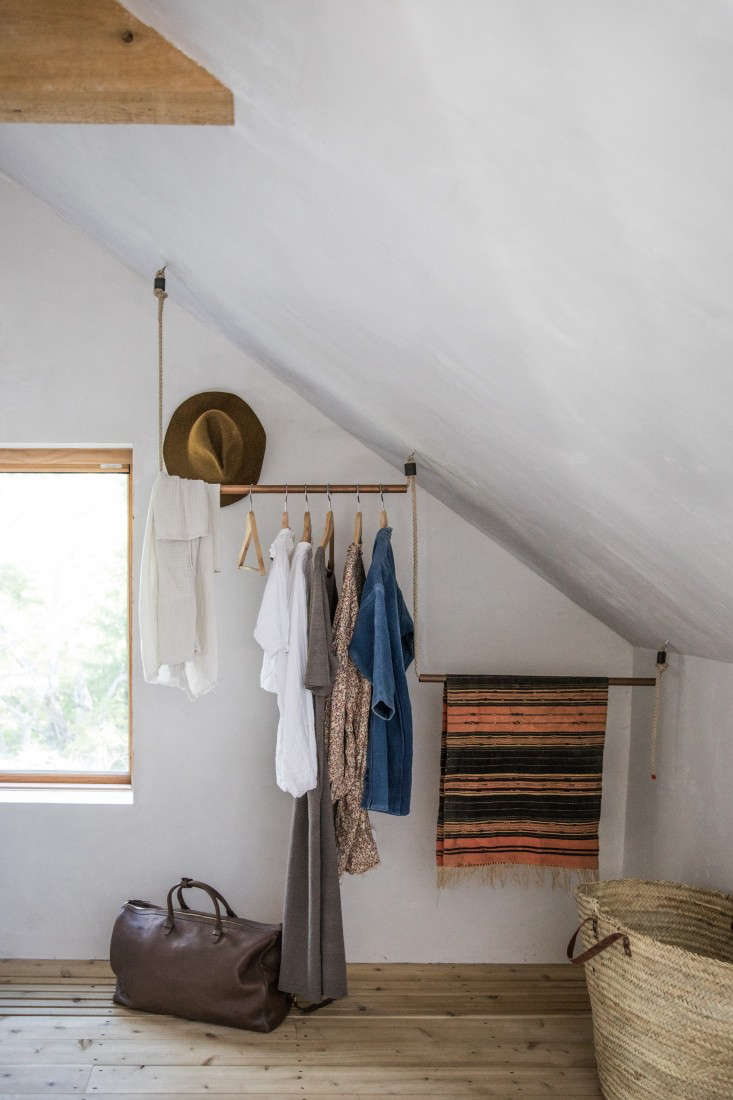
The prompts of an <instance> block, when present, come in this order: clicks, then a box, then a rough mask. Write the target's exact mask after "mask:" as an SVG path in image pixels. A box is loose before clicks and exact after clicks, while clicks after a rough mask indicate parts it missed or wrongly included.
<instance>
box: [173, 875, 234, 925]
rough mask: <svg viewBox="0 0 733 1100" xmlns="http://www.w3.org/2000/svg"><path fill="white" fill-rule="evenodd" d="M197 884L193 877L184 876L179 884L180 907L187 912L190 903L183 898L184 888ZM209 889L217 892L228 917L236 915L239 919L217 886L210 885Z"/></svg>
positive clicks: (214, 892) (190, 887)
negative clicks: (187, 903)
mask: <svg viewBox="0 0 733 1100" xmlns="http://www.w3.org/2000/svg"><path fill="white" fill-rule="evenodd" d="M196 885H197V883H195V882H194V880H193V879H192V878H182V879H181V881H180V882H179V884H178V895H177V897H178V908H179V909H183V910H184V911H185V912H188V911H189V908H190V907H189V906H188V905H186V902H185V901H184V899H183V891H184V890H191V889H193V887H194V886H196ZM207 889H208V890H209V891H210V892H211V893H212V894H216V896H217V897H218V899H219V901H220V902H221V903H222V905H223V906H224V909H225V910H226V915H227V916H228V917H234V919H235V920H237V919H238V918H237V914H236V913H235V912H234V910H233V909H232V907H231V905H230V904H229V902H228V901H227V899H226V898H225V897H224V895H223V894H221V893H220V892H219V891H218V890H217V889H216V887H215V886H209V887H207Z"/></svg>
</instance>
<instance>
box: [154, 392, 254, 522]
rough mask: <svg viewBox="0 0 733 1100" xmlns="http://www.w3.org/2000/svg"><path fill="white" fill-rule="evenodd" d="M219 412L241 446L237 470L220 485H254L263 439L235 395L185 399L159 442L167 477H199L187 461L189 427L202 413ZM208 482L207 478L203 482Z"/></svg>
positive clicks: (230, 499)
mask: <svg viewBox="0 0 733 1100" xmlns="http://www.w3.org/2000/svg"><path fill="white" fill-rule="evenodd" d="M211 409H220V410H221V411H222V412H225V413H226V414H227V415H228V416H230V417H231V418H232V420H233V421H234V422H235V424H236V425H237V427H238V428H239V431H240V433H241V436H242V441H243V443H244V447H243V451H242V460H241V462H240V463H239V467H238V469H237V470H236V471H234V472H233V473H232V474H231V475H229V476H227V478H226V479H225V480H224V481H223V482H222V484H224V485H256V484H257V481H258V480H259V476H260V472H261V470H262V461H263V459H264V457H265V445H266V443H267V437H266V435H265V429H264V428H263V427H262V423H261V422H260V419H259V417H258V416H257V414H256V413H255V412H254V410H253V409H251V408H250V406H249V405H248V404H247V402H246V401H243V400H242V398H241V397H237V395H236V394H235V393H224V392H220V391H217V390H210V391H207V392H206V393H197V394H194V396H193V397H189V398H187V399H186V400H185V401H184V402H182V404H180V405H179V406H178V408H177V409H176V411H175V412H174V413H173V415H172V416H171V418H170V421H169V423H168V428H167V430H166V433H165V439H164V441H163V460H164V462H165V468H166V470H167V471H168V473H169V474H177V475H178V477H193V478H201V473H200V472H199V471H197V470H196V469H195V468H194V467H193V465H192V462H191V458H190V455H189V451H188V439H189V436H190V434H191V429H192V428H193V425H194V424H195V422H196V421H197V420H198V418H199V417H200V416H201V414H202V413H205V412H208V411H209V410H211ZM205 480H208V479H205ZM243 495H244V494H242V493H240V494H239V495H237V496H225V497H222V500H221V504H222V507H225V506H226V505H227V504H234V503H235V502H236V501H238V500H241V499H242V496H243Z"/></svg>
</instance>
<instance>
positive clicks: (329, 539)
mask: <svg viewBox="0 0 733 1100" xmlns="http://www.w3.org/2000/svg"><path fill="white" fill-rule="evenodd" d="M326 492H327V493H328V511H327V512H326V526H325V528H324V531H323V538H322V539H321V548H322V549H323V550H325V549H326V546H328V565H327V568H328V570H329V571H330V572H331V573H333V550H334V542H335V534H334V526H333V512H332V510H331V489H330V487H328V486H327V488H326Z"/></svg>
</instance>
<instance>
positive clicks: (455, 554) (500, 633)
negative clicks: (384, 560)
mask: <svg viewBox="0 0 733 1100" xmlns="http://www.w3.org/2000/svg"><path fill="white" fill-rule="evenodd" d="M130 232H131V233H134V225H131V226H130ZM0 238H1V239H2V242H3V262H2V265H0V445H8V444H36V445H51V444H57V445H68V446H72V445H83V444H108V445H122V444H128V445H132V446H133V448H134V470H135V500H136V507H135V560H136V562H137V560H138V557H139V551H140V539H141V534H142V526H143V519H144V513H145V509H146V504H147V497H148V493H149V489H150V485H151V482H152V479H153V477H154V474H155V472H156V450H155V419H156V417H155V408H156V403H155V343H154V301H153V298H152V293H151V284H150V281H148V280H144V279H141V278H139V277H138V276H137V275H134V274H133V273H131V272H130V271H129V270H127V269H126V268H125V267H123V266H122V265H121V264H120V263H119V262H118V261H117V260H116V259H114V258H112V257H111V256H110V255H109V254H108V253H106V252H105V251H103V250H102V249H101V248H100V247H99V246H98V245H96V244H94V243H93V242H92V241H91V240H90V239H89V238H87V237H86V236H84V235H83V234H82V233H81V232H79V231H78V230H76V229H74V228H72V227H70V226H69V225H68V224H66V223H65V222H64V221H62V220H61V219H60V218H59V217H58V216H57V215H56V214H54V213H53V212H52V211H51V210H50V209H49V208H48V207H46V206H45V205H44V204H43V203H41V202H40V201H38V200H37V199H34V198H32V197H31V196H30V195H29V194H28V193H27V192H25V191H23V190H22V189H21V188H19V187H18V186H16V185H15V184H11V183H10V182H8V181H5V180H2V178H0ZM161 247H164V242H161ZM151 276H152V272H151ZM169 290H170V292H171V295H172V300H171V301H169V304H168V307H167V341H166V342H167V379H168V381H167V390H166V414H168V413H169V412H170V411H171V410H172V409H173V408H174V407H175V406H176V405H177V404H178V403H179V402H180V401H181V400H182V399H183V398H185V397H187V396H188V395H189V394H191V393H194V392H196V391H199V390H205V389H218V388H221V389H232V390H235V391H236V392H238V393H240V394H241V395H242V396H243V397H244V398H246V400H248V401H249V402H250V403H251V404H252V406H253V407H254V409H255V410H256V411H257V413H258V415H259V416H260V418H261V419H262V421H263V423H264V425H265V428H266V430H267V434H268V445H267V454H266V457H265V464H264V468H263V471H262V479H263V480H266V481H267V480H271V481H283V480H290V481H303V480H305V481H308V480H311V481H315V480H321V481H325V480H327V479H330V480H352V479H353V480H367V479H369V480H379V479H384V480H386V479H394V478H398V477H399V476H401V475H400V472H399V471H395V470H394V469H393V468H391V467H390V466H388V465H386V464H385V463H384V462H383V461H382V460H381V459H379V458H378V457H377V456H376V455H375V454H373V453H371V452H370V451H368V450H367V449H366V448H365V447H364V446H363V445H362V444H361V443H359V442H357V441H356V440H355V439H354V438H353V437H351V436H349V435H348V434H346V433H345V432H344V431H342V430H341V429H339V428H338V427H336V426H335V425H334V424H333V423H332V422H331V421H330V420H328V419H326V418H325V417H323V416H322V415H321V414H320V413H319V412H318V411H317V410H316V409H314V408H312V407H311V406H309V405H308V404H306V403H305V402H304V401H303V400H302V399H301V398H300V397H299V396H298V395H297V394H296V393H295V392H293V391H292V390H290V389H288V388H287V387H285V386H284V385H282V384H281V383H280V382H278V381H276V380H275V379H274V378H273V377H272V376H271V375H270V374H269V373H268V372H267V371H265V370H264V369H263V368H261V367H260V366H259V365H258V364H257V363H255V362H254V361H253V360H252V359H250V358H248V357H247V356H246V355H244V354H243V353H242V352H241V351H239V350H238V349H236V348H235V347H234V346H233V345H232V344H231V343H229V342H228V341H227V340H226V339H224V338H223V337H222V336H220V335H218V334H216V333H215V332H213V331H211V330H209V329H207V328H205V327H204V326H203V325H202V324H201V323H200V322H199V321H197V320H195V319H194V318H193V317H192V316H191V315H189V314H187V313H185V312H183V311H182V310H181V309H180V308H177V307H176V305H175V299H176V291H177V284H176V273H175V271H173V272H171V274H170V282H169ZM456 429H457V430H458V431H460V425H456ZM410 442H411V441H410V440H409V439H405V451H407V450H408V449H409V446H410ZM280 506H281V502H280V501H279V500H278V499H275V498H267V499H262V500H259V499H258V501H257V512H258V522H259V526H260V530H261V531H262V533H263V535H264V537H265V539H267V538H268V536H270V535H272V534H274V533H275V531H276V529H277V526H278V521H279V511H280ZM420 506H421V553H422V558H421V567H422V573H421V581H422V583H421V594H422V609H423V619H422V624H423V633H422V647H423V653H424V667H425V668H426V669H428V668H430V669H433V670H437V671H445V670H449V671H451V670H452V671H461V672H471V671H475V672H478V671H486V672H517V673H521V672H537V673H549V674H565V673H567V674H606V673H608V674H610V675H626V674H628V673H629V672H630V667H631V655H632V651H631V647H630V646H629V645H628V644H627V643H626V642H625V641H623V640H622V639H621V638H619V637H618V636H617V635H616V634H614V633H613V632H612V631H611V630H609V629H608V628H607V627H605V626H603V625H602V624H600V623H599V622H597V621H596V620H595V619H593V618H592V617H591V616H590V615H588V614H587V613H586V612H584V611H582V610H580V609H579V608H578V607H576V606H575V605H574V604H572V603H571V602H570V601H569V600H568V599H566V598H565V597H564V596H562V595H560V593H559V592H558V591H556V590H555V589H554V588H553V587H551V586H550V585H549V584H548V583H546V582H545V581H543V580H541V579H540V578H539V577H537V576H536V575H535V574H533V573H532V572H531V571H530V570H528V569H527V568H526V567H525V566H523V565H521V564H520V563H519V562H517V561H516V560H515V559H513V558H512V557H511V556H510V555H509V554H508V553H506V552H505V551H504V550H502V549H500V548H499V547H498V546H497V545H496V544H495V543H493V542H492V541H490V540H489V539H488V538H486V537H485V536H484V535H482V534H481V533H479V532H478V531H477V530H476V529H474V528H472V527H471V526H469V525H468V524H466V523H465V522H464V521H462V520H460V519H458V518H457V517H456V516H455V515H454V514H452V513H451V512H450V511H449V510H448V509H447V508H446V507H444V506H443V505H442V504H440V503H438V502H437V501H436V500H435V499H433V498H431V497H429V496H428V495H427V494H421V499H420ZM377 507H378V505H377V503H376V499H375V498H370V499H368V500H365V502H364V508H365V516H366V540H365V541H366V543H367V544H368V543H369V541H370V539H371V536H372V535H373V533H374V530H375V527H376V513H377ZM389 509H390V515H391V520H392V522H393V524H394V527H395V536H394V542H395V553H396V558H397V563H398V570H399V576H400V579H401V582H402V585H403V588H404V590H405V594H406V597H408V598H409V591H410V552H409V547H410V538H409V534H410V524H409V510H408V502H407V498H391V499H390V500H389ZM313 510H314V518H315V526H316V528H317V527H318V526H319V524H320V521H321V515H322V512H323V501H320V500H319V501H317V502H314V503H313ZM298 511H299V502H297V501H296V500H293V499H291V514H297V512H298ZM335 511H336V532H337V546H338V548H339V550H340V551H341V552H343V549H344V547H345V543H346V542H347V540H348V538H349V536H350V530H351V522H352V512H353V503H352V502H351V501H349V500H347V499H339V500H338V501H337V503H336V507H335ZM243 517H244V505H243V504H239V505H234V506H232V507H230V508H227V509H226V510H225V512H224V540H225V545H226V546H227V547H228V548H229V550H228V553H227V556H226V567H225V572H224V574H223V575H222V576H220V577H219V578H218V580H217V586H218V608H219V633H220V651H221V670H220V671H221V681H220V684H219V687H218V689H217V690H216V691H215V692H214V693H212V694H210V695H208V696H206V697H205V698H204V699H202V700H200V701H199V702H198V703H196V704H191V703H189V702H188V701H187V700H186V699H185V698H184V697H183V696H182V695H180V694H177V693H174V692H172V691H170V690H167V689H162V688H158V687H151V686H148V685H146V684H144V683H143V682H142V679H141V675H140V668H139V658H138V653H137V649H136V651H135V654H134V687H133V707H134V738H135V801H134V804H133V805H130V806H118V807H112V806H78V805H71V806H64V805H0V838H1V852H2V855H1V856H0V921H1V924H0V954H3V955H10V956H58V957H80V956H85V957H92V956H104V955H105V954H106V952H107V943H108V934H109V930H110V927H111V924H112V921H113V918H114V916H115V913H116V911H117V908H118V906H119V904H120V902H121V901H123V900H124V899H126V898H127V897H129V896H138V897H150V898H152V899H160V898H161V897H162V894H163V891H164V890H165V888H166V887H167V886H168V885H169V884H170V883H171V882H172V881H174V880H176V879H177V878H178V877H179V876H180V875H181V874H190V875H194V876H198V877H200V878H203V879H204V880H208V881H210V882H213V883H215V884H216V885H217V886H219V887H220V889H221V890H222V891H223V892H224V893H225V894H226V895H227V896H228V897H230V899H231V901H232V902H233V903H234V904H235V907H236V908H237V909H238V910H240V911H242V912H244V913H246V914H248V915H250V916H252V917H255V918H260V919H277V918H278V917H279V914H280V907H281V900H282V885H283V877H284V870H285V859H286V852H287V843H288V834H289V823H290V815H291V800H290V798H289V796H287V795H285V794H283V793H282V792H280V791H279V790H278V789H277V788H276V786H275V783H274V775H273V771H274V768H273V750H274V730H275V710H274V700H273V698H272V696H270V695H267V694H265V693H264V692H262V691H261V690H260V688H259V686H258V670H259V661H260V654H259V651H258V649H257V647H256V646H255V643H254V641H253V639H252V628H253V625H254V620H255V615H256V610H257V606H258V603H259V599H260V595H261V591H262V584H263V582H262V580H261V579H259V578H257V577H256V576H254V575H253V574H243V575H242V574H238V573H237V571H236V569H235V567H234V558H235V554H236V552H237V550H238V548H239V539H240V535H241V528H242V524H243ZM410 686H411V694H412V699H413V705H414V712H415V759H414V782H413V810H412V813H411V815H410V816H409V817H408V818H406V819H396V818H389V817H385V816H383V815H375V826H376V834H377V839H378V842H379V847H380V851H381V854H382V859H383V862H382V865H381V867H380V868H378V869H377V870H376V871H374V872H372V873H371V874H369V875H367V876H365V877H363V878H356V879H352V878H347V879H346V880H345V882H344V885H343V899H344V920H345V932H346V943H347V952H348V957H349V959H351V960H353V961H356V960H381V959H386V960H393V961H398V960H402V961H406V960H418V961H425V960H427V961H459V960H465V961H494V960H496V961H501V960H513V961H531V960H550V959H559V958H561V957H562V956H561V952H562V948H563V947H564V943H565V941H566V939H567V935H568V932H569V930H570V929H571V927H572V925H573V921H574V903H573V901H572V898H571V897H570V896H569V895H568V894H567V893H565V892H563V891H560V890H555V891H553V890H552V889H550V888H547V889H541V888H533V889H527V890H522V889H517V888H505V889H491V888H488V887H485V886H481V885H464V886H462V887H460V888H458V889H455V890H450V891H445V892H443V893H439V892H438V891H437V889H436V886H435V872H434V857H433V845H434V823H435V815H436V809H437V788H438V768H439V748H440V746H439V739H440V710H441V706H440V704H441V694H440V687H439V686H436V685H424V686H418V685H417V683H416V682H415V679H414V675H412V676H411V684H410ZM629 718H630V709H629V699H628V692H627V690H626V689H614V690H613V691H612V694H611V709H610V715H609V725H608V739H607V756H606V786H605V797H604V811H603V823H602V831H603V849H604V864H605V866H604V873H606V874H614V873H618V872H619V871H620V869H621V863H622V852H623V832H624V816H625V784H626V775H627V770H628V737H629Z"/></svg>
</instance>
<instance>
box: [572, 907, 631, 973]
mask: <svg viewBox="0 0 733 1100" xmlns="http://www.w3.org/2000/svg"><path fill="white" fill-rule="evenodd" d="M589 920H590V921H593V931H594V932H595V934H596V936H598V918H597V917H593V916H591V917H586V918H585V920H582V921H581V922H580V924H579V925H578V927H577V928H576V929H575V931H574V932H573V934H572V936H571V937H570V943H569V944H568V958H569V959H570V961H571V963H577V964H580V963H587V962H588V961H589V960H590V959H592V958H594V956H596V955H600V953H601V951H605V950H606V948H607V947H610V946H611V944H612V943H616V941H617V940H621V941H622V942H623V945H624V953H625V954H626V955H627V956H628V958H631V944H630V943H629V937H628V936H627V935H626V933H625V932H612V933H611V935H610V936H606V937H605V938H604V939H602V940H599V941H598V943H596V944H594V945H593V947H589V948H588V950H587V951H584V952H583V953H582V955H578V957H577V958H576V959H574V958H573V951H574V950H575V941H576V940H577V938H578V933H579V932H580V930H581V928H582V927H583V925H584V924H587V923H588V921H589Z"/></svg>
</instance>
